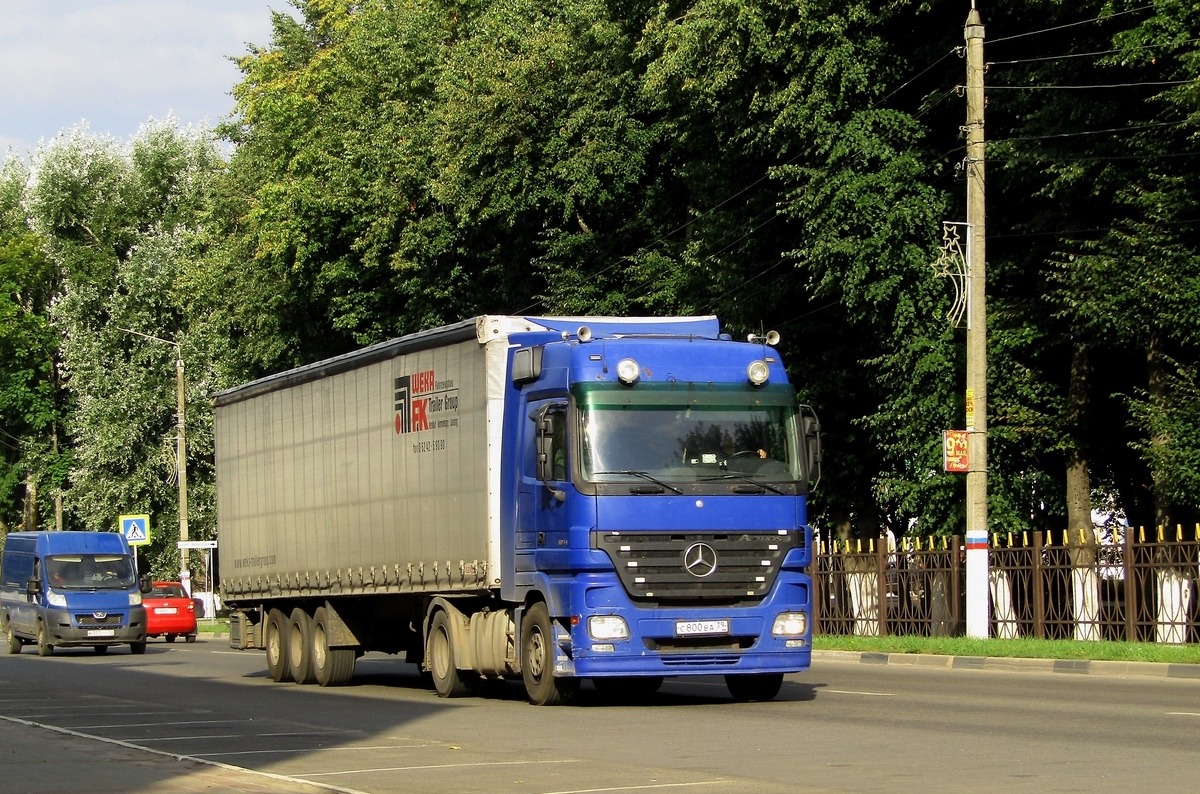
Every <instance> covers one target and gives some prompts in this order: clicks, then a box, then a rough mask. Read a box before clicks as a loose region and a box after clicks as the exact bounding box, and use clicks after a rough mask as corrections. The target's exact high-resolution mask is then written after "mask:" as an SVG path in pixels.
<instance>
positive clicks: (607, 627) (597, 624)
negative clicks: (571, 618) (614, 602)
mask: <svg viewBox="0 0 1200 794" xmlns="http://www.w3.org/2000/svg"><path fill="white" fill-rule="evenodd" d="M588 635H589V636H590V637H591V638H592V639H593V640H627V639H629V625H628V624H627V623H626V622H625V618H623V617H621V616H620V615H592V616H591V617H590V618H588ZM593 647H594V646H593Z"/></svg>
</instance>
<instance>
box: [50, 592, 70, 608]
mask: <svg viewBox="0 0 1200 794" xmlns="http://www.w3.org/2000/svg"><path fill="white" fill-rule="evenodd" d="M46 603H47V604H49V605H50V606H52V607H65V606H66V605H67V597H66V596H65V595H64V594H62V593H56V592H54V591H53V590H47V591H46Z"/></svg>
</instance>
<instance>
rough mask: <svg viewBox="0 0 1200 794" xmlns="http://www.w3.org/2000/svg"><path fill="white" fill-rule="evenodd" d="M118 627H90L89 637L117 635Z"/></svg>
mask: <svg viewBox="0 0 1200 794" xmlns="http://www.w3.org/2000/svg"><path fill="white" fill-rule="evenodd" d="M116 634H117V632H116V629H88V633H87V635H88V636H89V637H115V636H116Z"/></svg>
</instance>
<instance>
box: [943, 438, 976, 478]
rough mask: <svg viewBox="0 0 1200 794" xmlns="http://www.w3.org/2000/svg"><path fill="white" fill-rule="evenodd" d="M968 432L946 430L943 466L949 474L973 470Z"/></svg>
mask: <svg viewBox="0 0 1200 794" xmlns="http://www.w3.org/2000/svg"><path fill="white" fill-rule="evenodd" d="M967 438H968V434H967V431H966V430H946V431H944V432H943V436H942V466H943V468H945V470H946V471H948V472H967V471H970V470H971V458H970V455H969V454H968V450H967Z"/></svg>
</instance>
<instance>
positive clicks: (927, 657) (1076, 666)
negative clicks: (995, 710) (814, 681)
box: [812, 651, 1200, 681]
mask: <svg viewBox="0 0 1200 794" xmlns="http://www.w3.org/2000/svg"><path fill="white" fill-rule="evenodd" d="M812 658H813V667H816V666H817V665H818V664H819V663H820V661H821V660H823V659H825V660H829V661H843V662H845V661H850V662H853V661H857V662H860V663H862V664H881V665H882V664H888V665H892V664H894V665H910V666H914V667H938V668H943V669H955V670H1004V671H1008V672H1013V671H1025V672H1036V673H1072V674H1075V675H1105V676H1132V675H1141V676H1150V677H1152V678H1184V679H1192V680H1195V681H1200V664H1160V663H1157V662H1103V661H1087V660H1084V659H1018V658H1010V657H1004V656H939V655H934V654H924V653H867V652H859V651H813V653H812Z"/></svg>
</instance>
